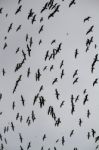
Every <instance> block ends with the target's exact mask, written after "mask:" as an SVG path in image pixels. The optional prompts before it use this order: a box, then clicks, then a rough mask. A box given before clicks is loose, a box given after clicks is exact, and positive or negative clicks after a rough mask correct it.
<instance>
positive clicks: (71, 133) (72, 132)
mask: <svg viewBox="0 0 99 150" xmlns="http://www.w3.org/2000/svg"><path fill="white" fill-rule="evenodd" d="M73 134H74V129H73V130H71V132H70V137H71V136H72V135H73Z"/></svg>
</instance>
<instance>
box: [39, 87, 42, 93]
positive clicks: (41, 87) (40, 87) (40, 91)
mask: <svg viewBox="0 0 99 150" xmlns="http://www.w3.org/2000/svg"><path fill="white" fill-rule="evenodd" d="M42 90H43V85H41V87H40V89H39V93H40V92H41V91H42Z"/></svg>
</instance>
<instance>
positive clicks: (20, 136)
mask: <svg viewBox="0 0 99 150" xmlns="http://www.w3.org/2000/svg"><path fill="white" fill-rule="evenodd" d="M19 138H20V142H21V143H22V142H23V138H22V135H21V133H19Z"/></svg>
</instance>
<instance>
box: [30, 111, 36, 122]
mask: <svg viewBox="0 0 99 150" xmlns="http://www.w3.org/2000/svg"><path fill="white" fill-rule="evenodd" d="M31 115H32V117H31V118H32V121H33V122H34V120H35V119H36V117H35V114H34V111H33V110H32V114H31Z"/></svg>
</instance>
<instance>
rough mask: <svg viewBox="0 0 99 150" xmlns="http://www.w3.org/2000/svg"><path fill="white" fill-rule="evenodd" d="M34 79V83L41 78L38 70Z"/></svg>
mask: <svg viewBox="0 0 99 150" xmlns="http://www.w3.org/2000/svg"><path fill="white" fill-rule="evenodd" d="M35 77H36V81H39V80H40V77H41V73H40V69H38V70H37V73H36V75H35Z"/></svg>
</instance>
